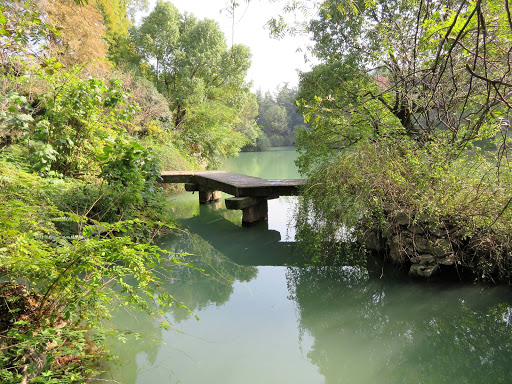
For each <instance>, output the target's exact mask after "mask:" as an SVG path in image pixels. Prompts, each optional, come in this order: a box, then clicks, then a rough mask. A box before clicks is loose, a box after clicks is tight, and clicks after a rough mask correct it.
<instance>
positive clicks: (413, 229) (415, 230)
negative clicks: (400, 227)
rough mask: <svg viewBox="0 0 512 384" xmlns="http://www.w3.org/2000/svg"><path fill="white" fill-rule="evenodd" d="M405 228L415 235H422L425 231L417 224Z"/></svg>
mask: <svg viewBox="0 0 512 384" xmlns="http://www.w3.org/2000/svg"><path fill="white" fill-rule="evenodd" d="M407 230H408V231H409V232H411V233H413V234H415V235H423V234H424V233H425V230H424V229H423V228H421V226H419V225H418V224H412V225H409V227H408V228H407Z"/></svg>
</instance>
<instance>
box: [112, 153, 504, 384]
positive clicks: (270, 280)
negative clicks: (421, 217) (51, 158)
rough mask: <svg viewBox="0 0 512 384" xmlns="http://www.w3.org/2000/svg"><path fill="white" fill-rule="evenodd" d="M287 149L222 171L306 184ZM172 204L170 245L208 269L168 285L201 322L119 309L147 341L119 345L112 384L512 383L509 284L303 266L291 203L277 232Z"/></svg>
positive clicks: (273, 215)
mask: <svg viewBox="0 0 512 384" xmlns="http://www.w3.org/2000/svg"><path fill="white" fill-rule="evenodd" d="M295 158H296V153H295V152H294V151H289V150H281V151H270V152H265V153H242V154H241V155H240V157H238V158H235V159H230V160H229V161H226V162H225V163H224V165H223V167H222V168H221V169H222V170H227V171H234V172H238V173H244V174H248V175H252V176H260V177H264V178H297V177H299V176H298V174H297V170H296V168H295V166H294V164H293V160H294V159H295ZM197 199H198V197H197V194H195V195H192V194H190V193H184V194H179V195H175V196H171V197H170V198H169V201H170V202H169V203H170V204H172V207H173V210H174V214H175V215H176V217H178V218H179V221H180V223H181V224H182V225H183V227H184V228H187V229H188V230H189V232H190V234H188V235H183V236H169V237H168V238H164V239H162V242H163V247H164V248H166V249H168V250H169V251H173V252H188V253H191V254H193V255H191V256H189V257H188V259H189V261H191V262H192V263H193V264H194V265H195V266H196V267H198V268H202V269H203V270H204V271H199V270H193V269H190V268H176V267H173V268H170V269H169V270H168V271H164V273H163V277H162V280H163V281H164V286H163V288H164V289H165V290H166V291H168V292H169V293H171V294H173V295H174V296H175V298H176V299H178V300H180V301H183V302H184V303H185V304H186V305H187V306H188V307H189V308H190V309H191V310H192V312H193V314H194V315H195V316H197V318H198V319H196V317H195V316H194V315H191V314H190V313H188V312H186V311H184V310H180V309H171V310H170V311H169V313H167V314H166V316H167V317H168V319H169V321H170V322H171V323H172V328H171V329H170V330H164V329H162V328H161V327H160V326H159V323H160V321H161V320H162V319H150V318H149V317H147V316H142V315H138V316H137V317H136V316H134V314H130V313H126V312H123V313H120V314H118V315H117V316H116V318H115V319H114V326H117V327H119V328H123V329H124V328H130V329H132V330H134V331H135V332H140V333H141V335H142V338H141V339H139V340H135V339H129V340H128V341H127V342H126V343H114V345H113V347H112V352H113V353H114V354H116V355H118V356H119V360H118V361H116V362H113V363H111V364H110V365H109V366H107V367H106V369H107V372H106V374H105V375H104V376H103V379H104V380H115V381H116V382H122V383H126V384H134V383H137V384H142V383H150V384H160V383H162V384H163V383H173V384H174V383H186V384H203V383H205V384H244V383H248V384H249V383H250V384H263V383H267V384H284V383H297V384H299V383H304V384H317V383H329V384H331V383H452V384H455V383H512V294H511V293H512V291H511V290H510V287H486V286H474V285H467V284H453V283H452V284H440V283H427V282H417V281H412V280H409V279H408V278H407V277H393V276H388V275H387V274H386V273H385V274H384V276H381V271H380V270H372V268H368V269H366V268H360V267H295V266H291V265H293V264H294V258H293V252H292V246H291V245H292V243H293V240H294V229H293V226H292V218H293V209H294V207H295V204H296V202H297V200H296V199H297V198H295V197H281V198H280V199H276V200H271V201H269V219H268V223H261V224H258V225H257V226H254V227H251V228H242V227H241V225H240V223H241V212H240V211H228V210H226V209H225V207H223V205H222V204H216V205H215V204H213V205H209V206H199V204H198V200H197Z"/></svg>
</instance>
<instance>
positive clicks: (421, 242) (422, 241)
mask: <svg viewBox="0 0 512 384" xmlns="http://www.w3.org/2000/svg"><path fill="white" fill-rule="evenodd" d="M413 242H414V247H415V248H416V250H417V251H418V253H432V244H431V242H430V241H428V239H427V238H425V237H424V236H415V237H414V238H413Z"/></svg>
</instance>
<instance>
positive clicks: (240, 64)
mask: <svg viewBox="0 0 512 384" xmlns="http://www.w3.org/2000/svg"><path fill="white" fill-rule="evenodd" d="M132 38H133V41H134V42H135V44H136V46H137V51H138V53H139V54H140V55H141V57H142V58H143V61H144V62H145V63H146V64H148V65H149V66H150V67H151V68H152V71H153V76H154V79H155V82H156V83H157V85H158V88H159V89H160V90H161V92H163V93H164V94H165V95H166V96H167V98H168V100H169V102H170V104H171V105H172V109H173V112H174V115H175V127H176V128H178V129H183V128H184V127H183V124H184V121H185V117H186V114H187V110H188V109H189V108H190V106H191V105H195V104H198V103H201V102H202V101H204V100H207V99H208V100H219V99H220V98H226V96H228V97H231V98H232V100H231V101H234V100H236V98H237V97H236V96H237V95H236V94H234V93H236V92H240V91H244V88H246V87H247V86H246V84H245V75H246V73H247V70H248V68H249V65H250V52H249V49H248V48H247V47H245V46H241V45H235V46H233V47H232V48H231V49H227V47H226V42H225V39H224V35H223V34H222V32H221V31H220V30H219V27H218V26H217V24H216V23H215V22H214V21H213V20H208V19H205V20H197V19H196V18H195V17H194V16H193V15H189V14H185V15H180V14H179V12H178V11H177V9H176V8H175V7H174V6H173V5H172V4H170V3H164V2H162V1H160V2H158V3H157V5H156V7H155V9H154V10H153V11H152V12H151V13H150V14H149V15H148V16H147V17H145V18H144V19H143V21H142V24H141V25H140V27H138V28H134V29H133V30H132Z"/></svg>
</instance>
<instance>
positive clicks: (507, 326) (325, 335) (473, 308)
mask: <svg viewBox="0 0 512 384" xmlns="http://www.w3.org/2000/svg"><path fill="white" fill-rule="evenodd" d="M287 281H288V290H289V293H290V298H291V299H293V300H294V301H295V302H296V305H297V308H298V313H299V324H300V325H299V326H300V327H301V334H304V332H308V333H309V334H311V336H312V337H313V338H314V343H313V345H312V347H311V350H310V352H309V353H308V357H309V359H310V360H311V362H313V363H314V364H315V365H316V366H318V368H319V371H320V373H321V374H322V375H324V376H325V382H326V383H345V382H346V383H500V382H503V383H505V382H510V378H511V377H512V365H511V364H510V361H511V360H510V358H511V356H512V353H511V352H512V323H511V321H512V320H511V312H512V309H511V306H512V304H511V303H512V299H511V295H510V291H509V290H507V289H506V288H505V287H501V288H500V287H474V286H460V285H457V286H454V285H443V286H440V285H428V284H425V282H421V283H418V284H417V283H414V282H410V281H405V282H397V281H390V280H389V279H388V280H385V279H384V280H379V279H375V278H372V277H370V276H369V274H368V273H367V272H366V271H365V270H364V269H360V268H355V267H320V268H316V267H315V268H313V267H311V268H289V269H288V272H287Z"/></svg>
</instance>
